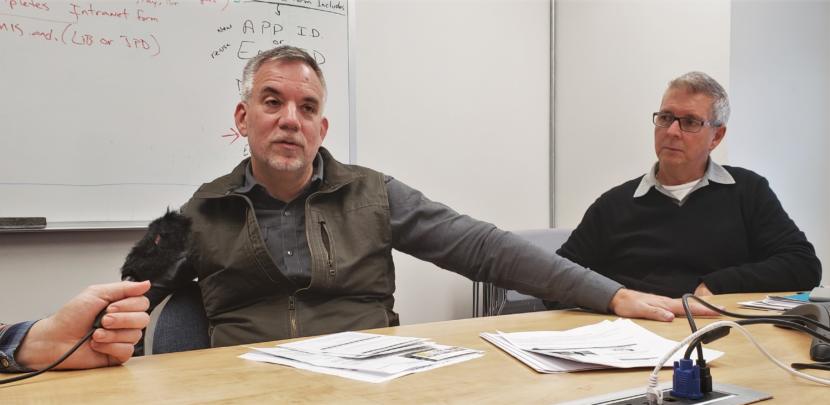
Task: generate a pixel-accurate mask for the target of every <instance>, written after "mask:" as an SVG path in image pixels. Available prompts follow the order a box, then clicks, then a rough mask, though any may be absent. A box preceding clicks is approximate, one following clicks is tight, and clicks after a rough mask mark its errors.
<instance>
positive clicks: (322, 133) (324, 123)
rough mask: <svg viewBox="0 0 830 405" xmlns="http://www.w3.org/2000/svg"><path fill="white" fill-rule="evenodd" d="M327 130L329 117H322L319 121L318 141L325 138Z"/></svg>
mask: <svg viewBox="0 0 830 405" xmlns="http://www.w3.org/2000/svg"><path fill="white" fill-rule="evenodd" d="M328 132H329V119H328V118H326V117H323V120H322V121H320V142H323V141H324V140H325V139H326V134H328Z"/></svg>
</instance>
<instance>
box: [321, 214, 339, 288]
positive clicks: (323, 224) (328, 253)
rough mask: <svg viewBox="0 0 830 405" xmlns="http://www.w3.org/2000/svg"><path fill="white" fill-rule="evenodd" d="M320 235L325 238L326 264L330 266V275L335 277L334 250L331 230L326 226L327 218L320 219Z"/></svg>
mask: <svg viewBox="0 0 830 405" xmlns="http://www.w3.org/2000/svg"><path fill="white" fill-rule="evenodd" d="M320 235H321V236H322V239H323V249H325V251H326V265H327V266H328V274H329V277H332V278H334V276H335V274H336V272H335V270H334V254H333V252H332V246H331V236H330V234H329V230H328V228H327V227H326V220H325V219H321V220H320Z"/></svg>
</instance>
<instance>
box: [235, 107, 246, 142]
mask: <svg viewBox="0 0 830 405" xmlns="http://www.w3.org/2000/svg"><path fill="white" fill-rule="evenodd" d="M247 117H248V105H247V104H245V102H244V101H240V102H239V104H237V105H236V111H234V112H233V119H234V121H236V129H237V130H239V134H240V135H242V136H244V137H247V136H248V123H247V121H246V120H245V118H247Z"/></svg>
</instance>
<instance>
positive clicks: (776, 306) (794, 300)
mask: <svg viewBox="0 0 830 405" xmlns="http://www.w3.org/2000/svg"><path fill="white" fill-rule="evenodd" d="M808 297H809V293H799V294H793V295H787V296H783V297H779V296H775V295H768V296H766V298H764V299H763V300H759V301H743V302H739V303H738V305H740V306H742V307H745V308H752V309H761V310H769V311H786V310H788V309H792V308H795V307H797V306H799V305H802V304H806V303H808V302H809V299H808Z"/></svg>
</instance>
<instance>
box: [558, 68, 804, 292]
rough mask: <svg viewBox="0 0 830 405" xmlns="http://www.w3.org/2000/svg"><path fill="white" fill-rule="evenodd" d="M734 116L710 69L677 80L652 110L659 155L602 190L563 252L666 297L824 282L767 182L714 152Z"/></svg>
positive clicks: (789, 288)
mask: <svg viewBox="0 0 830 405" xmlns="http://www.w3.org/2000/svg"><path fill="white" fill-rule="evenodd" d="M728 118H729V100H728V98H727V95H726V91H725V90H724V89H723V87H721V85H720V84H718V83H717V82H716V81H715V80H714V79H712V78H711V77H709V76H708V75H706V74H705V73H700V72H690V73H687V74H685V75H683V76H681V77H679V78H677V79H675V80H673V81H671V82H670V83H669V87H668V89H667V90H666V92H665V93H664V95H663V101H662V103H661V106H660V111H659V112H656V113H654V115H653V121H654V125H655V128H654V144H655V145H654V146H655V152H656V153H657V159H658V162H657V163H656V164H655V165H654V166H653V167H652V168H651V170H650V171H649V172H648V173H647V174H645V175H644V176H641V177H639V178H637V179H634V180H630V181H627V182H625V183H623V184H621V185H619V186H617V187H614V188H612V189H611V190H609V191H607V192H606V193H604V194H603V195H602V196H600V197H599V198H598V199H597V200H596V201H595V202H594V203H593V204H592V205H591V206H590V207H589V208H588V210H587V211H586V213H585V216H584V217H583V219H582V222H581V223H580V224H579V226H578V227H577V228H576V229H575V230H574V232H573V234H572V235H571V236H570V238H569V239H568V241H567V242H565V244H564V245H562V248H561V249H559V251H558V252H557V253H559V254H560V255H562V256H564V257H566V258H568V259H570V260H572V261H574V262H576V263H579V264H581V265H583V266H585V267H588V268H591V269H592V270H594V271H597V272H599V273H601V274H603V275H606V276H608V277H609V278H612V279H614V280H616V281H618V282H620V283H621V284H623V285H625V286H626V287H627V288H631V289H635V290H639V291H645V292H650V293H654V294H660V295H666V296H669V297H679V296H681V295H683V294H684V293H692V292H693V293H695V294H696V295H700V296H702V295H711V294H724V293H733V292H752V291H794V290H807V289H810V288H812V287H814V286H816V285H818V283H819V281H820V279H821V263H820V262H819V260H818V258H817V257H816V255H815V251H814V249H813V246H812V245H811V244H810V242H808V241H807V239H806V237H805V236H804V233H803V232H801V231H800V230H799V229H798V227H797V226H796V225H795V223H794V222H793V221H792V220H791V219H790V217H789V216H788V215H787V213H786V212H785V211H784V209H783V207H782V206H781V203H780V202H779V201H778V198H777V197H776V196H775V193H773V191H772V190H771V189H770V187H769V184H768V183H767V180H766V179H765V178H763V177H761V176H760V175H758V174H756V173H754V172H752V171H750V170H747V169H742V168H739V167H730V166H720V165H718V164H717V163H715V162H714V161H713V160H712V159H711V158H710V157H709V154H710V152H711V151H712V150H714V149H715V147H717V146H718V144H719V143H720V142H721V140H723V137H724V135H725V134H726V122H727V120H728Z"/></svg>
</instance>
